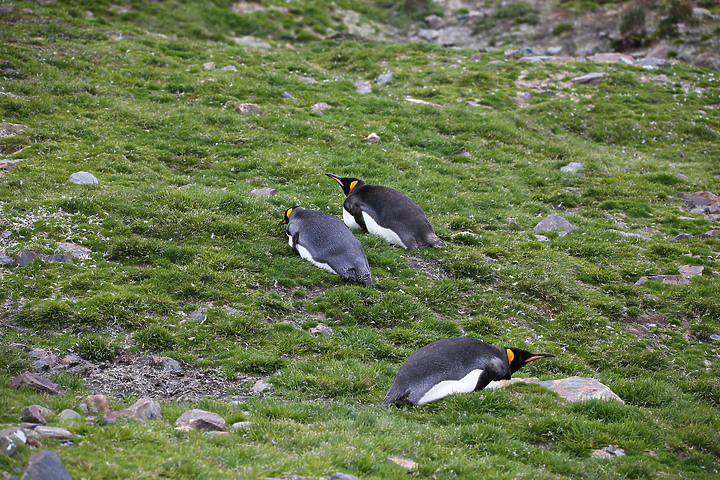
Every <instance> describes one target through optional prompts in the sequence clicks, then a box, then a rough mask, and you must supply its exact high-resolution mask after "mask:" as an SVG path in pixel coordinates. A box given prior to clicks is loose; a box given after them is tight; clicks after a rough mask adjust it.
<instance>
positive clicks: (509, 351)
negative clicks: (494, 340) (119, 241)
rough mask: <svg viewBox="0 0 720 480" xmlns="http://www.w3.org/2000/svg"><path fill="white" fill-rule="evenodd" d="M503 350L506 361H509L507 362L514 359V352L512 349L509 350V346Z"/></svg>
mask: <svg viewBox="0 0 720 480" xmlns="http://www.w3.org/2000/svg"><path fill="white" fill-rule="evenodd" d="M505 352H506V353H507V357H508V363H509V364H510V363H512V362H513V360H514V359H515V354H514V353H513V351H512V350H510V349H509V348H506V349H505Z"/></svg>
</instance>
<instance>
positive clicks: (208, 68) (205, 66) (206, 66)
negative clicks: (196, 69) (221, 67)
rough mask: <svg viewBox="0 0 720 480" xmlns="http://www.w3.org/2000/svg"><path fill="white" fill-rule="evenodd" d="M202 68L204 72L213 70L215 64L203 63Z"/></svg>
mask: <svg viewBox="0 0 720 480" xmlns="http://www.w3.org/2000/svg"><path fill="white" fill-rule="evenodd" d="M203 68H204V69H205V70H215V62H205V63H203Z"/></svg>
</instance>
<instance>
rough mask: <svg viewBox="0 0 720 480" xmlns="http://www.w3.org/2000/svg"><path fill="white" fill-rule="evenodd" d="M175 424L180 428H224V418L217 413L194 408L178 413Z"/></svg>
mask: <svg viewBox="0 0 720 480" xmlns="http://www.w3.org/2000/svg"><path fill="white" fill-rule="evenodd" d="M175 425H176V426H177V427H178V428H180V429H193V430H225V419H223V418H222V417H221V416H220V415H218V414H217V413H213V412H206V411H205V410H198V409H194V410H188V411H187V412H185V413H183V414H182V415H180V417H179V418H178V419H177V420H176V421H175Z"/></svg>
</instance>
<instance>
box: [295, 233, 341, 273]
mask: <svg viewBox="0 0 720 480" xmlns="http://www.w3.org/2000/svg"><path fill="white" fill-rule="evenodd" d="M288 244H289V245H290V246H291V247H292V246H293V241H292V237H291V236H289V235H288ZM297 251H298V253H299V254H300V257H302V258H304V259H305V260H307V261H309V262H310V263H312V264H313V265H315V266H316V267H318V268H322V269H323V270H327V271H328V272H330V273H334V274H335V275H337V274H338V273H337V272H336V271H335V270H333V269H332V267H330V265H328V264H327V263H322V262H318V261H315V260H314V259H313V258H312V255H310V252H308V249H307V248H305V247H303V246H302V245H300V244H298V245H297Z"/></svg>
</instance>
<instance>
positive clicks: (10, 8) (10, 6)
mask: <svg viewBox="0 0 720 480" xmlns="http://www.w3.org/2000/svg"><path fill="white" fill-rule="evenodd" d="M16 8H17V7H16V6H15V4H14V3H3V4H2V5H0V15H1V14H7V13H13V12H14V11H15V9H16Z"/></svg>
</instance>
